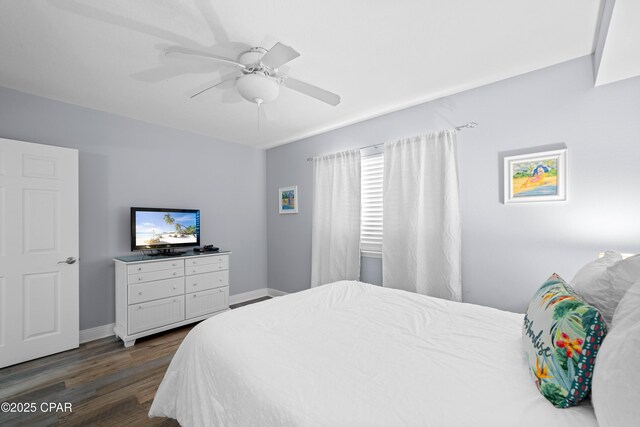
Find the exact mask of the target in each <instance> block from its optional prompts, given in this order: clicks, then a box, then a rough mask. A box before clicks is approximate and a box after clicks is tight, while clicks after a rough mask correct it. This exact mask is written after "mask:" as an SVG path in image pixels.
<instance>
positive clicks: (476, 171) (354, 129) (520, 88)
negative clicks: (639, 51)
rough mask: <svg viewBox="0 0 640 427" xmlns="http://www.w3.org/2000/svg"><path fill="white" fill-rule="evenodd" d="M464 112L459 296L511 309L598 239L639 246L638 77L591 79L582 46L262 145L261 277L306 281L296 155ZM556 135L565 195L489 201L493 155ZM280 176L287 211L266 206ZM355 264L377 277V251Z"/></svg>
mask: <svg viewBox="0 0 640 427" xmlns="http://www.w3.org/2000/svg"><path fill="white" fill-rule="evenodd" d="M425 78H428V77H425ZM469 121H476V122H478V123H479V124H480V126H479V127H478V128H476V129H473V130H464V131H462V132H461V133H460V134H459V138H458V141H459V161H460V187H461V210H462V250H463V254H462V266H463V267H462V269H463V300H464V301H466V302H472V303H478V304H483V305H489V306H493V307H497V308H501V309H506V310H512V311H519V312H522V311H524V310H525V308H526V304H527V302H528V300H529V298H530V297H531V295H532V294H533V292H534V291H535V289H537V287H538V286H539V285H540V284H541V283H542V282H543V281H544V280H545V279H546V278H547V277H548V276H549V275H550V274H551V273H553V272H557V273H558V274H560V275H561V276H564V277H565V278H566V279H567V280H570V279H571V278H572V276H573V274H574V273H575V272H576V271H577V269H578V268H579V267H580V266H581V265H583V264H584V263H586V262H588V261H589V260H591V259H593V258H594V257H595V256H596V254H597V253H598V252H599V251H601V250H603V249H609V248H611V249H618V250H622V251H627V252H636V253H637V252H640V221H639V220H638V212H640V190H639V187H638V185H639V183H640V166H639V165H640V79H639V78H635V79H630V80H626V81H622V82H618V83H614V84H611V85H607V86H602V87H598V88H594V87H593V75H592V63H591V58H590V57H583V58H579V59H576V60H573V61H570V62H567V63H563V64H560V65H557V66H554V67H550V68H547V69H543V70H539V71H536V72H532V73H529V74H526V75H522V76H519V77H515V78H511V79H508V80H504V81H501V82H498V83H494V84H491V85H487V86H484V87H481V88H478V89H473V90H470V91H467V92H463V93H460V94H457V95H453V96H449V97H446V98H442V99H439V100H436V101H433V102H429V103H426V104H422V105H419V106H416V107H412V108H409V109H406V110H403V111H399V112H396V113H392V114H388V115H385V116H381V117H378V118H375V119H372V120H369V121H366V122H362V123H359V124H355V125H352V126H349V127H346V128H342V129H339V130H336V131H333V132H329V133H326V134H323V135H319V136H316V137H312V138H308V139H304V140H301V141H298V142H295V143H292V144H288V145H284V146H280V147H276V148H273V149H271V150H269V151H268V152H267V196H268V197H267V204H268V209H267V217H268V248H269V258H268V274H269V277H268V279H269V280H268V283H269V287H271V288H275V289H280V290H282V291H287V292H293V291H298V290H302V289H306V288H308V287H309V280H310V269H311V261H310V260H311V202H312V175H311V173H312V166H311V164H310V163H308V162H307V161H306V158H307V157H310V156H316V155H322V154H328V153H333V152H337V151H341V150H345V149H349V148H356V147H361V146H365V145H368V144H374V143H381V142H385V141H389V140H395V139H398V138H402V137H407V136H412V135H417V134H420V133H424V132H431V131H434V130H438V129H444V128H450V127H452V126H453V125H459V124H464V123H467V122H469ZM558 143H564V144H566V146H567V147H568V149H569V150H568V162H569V165H568V172H569V176H568V197H569V201H567V202H564V203H544V204H527V205H520V206H513V205H508V206H505V205H503V204H501V203H500V188H501V186H500V182H501V175H500V158H501V155H504V154H505V153H506V152H511V151H518V150H522V149H529V148H532V147H540V146H549V145H552V144H558ZM286 185H297V186H298V191H299V198H300V213H299V214H297V215H278V213H277V212H278V209H277V197H276V195H277V189H278V187H280V186H286ZM362 270H363V271H362V280H364V281H373V282H377V283H379V282H380V281H381V279H380V276H381V265H380V260H379V259H370V258H364V259H363V264H362Z"/></svg>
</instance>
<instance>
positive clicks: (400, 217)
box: [382, 130, 462, 301]
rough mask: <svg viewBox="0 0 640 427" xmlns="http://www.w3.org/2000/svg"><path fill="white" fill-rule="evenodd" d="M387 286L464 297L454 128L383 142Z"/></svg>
mask: <svg viewBox="0 0 640 427" xmlns="http://www.w3.org/2000/svg"><path fill="white" fill-rule="evenodd" d="M384 149H385V152H384V184H383V217H384V226H383V231H382V276H383V285H384V286H387V287H391V288H397V289H404V290H407V291H413V292H417V293H420V294H425V295H430V296H434V297H439V298H445V299H449V300H453V301H460V299H461V293H462V289H461V288H462V286H461V271H460V270H461V268H460V258H461V244H460V195H459V189H458V153H457V144H456V132H455V130H447V131H442V132H439V133H432V134H428V135H422V136H418V137H414V138H407V139H402V140H400V141H397V142H391V143H386V144H385V147H384Z"/></svg>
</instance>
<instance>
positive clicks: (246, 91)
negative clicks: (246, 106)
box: [236, 73, 280, 104]
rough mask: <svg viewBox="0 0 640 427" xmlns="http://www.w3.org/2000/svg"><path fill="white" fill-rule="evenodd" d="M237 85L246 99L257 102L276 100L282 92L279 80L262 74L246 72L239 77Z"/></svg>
mask: <svg viewBox="0 0 640 427" xmlns="http://www.w3.org/2000/svg"><path fill="white" fill-rule="evenodd" d="M236 87H237V88H238V92H240V95H242V97H243V98H244V99H246V100H247V101H249V102H253V103H256V104H258V103H259V104H261V103H263V102H271V101H275V100H276V99H277V98H278V95H279V94H280V85H279V84H278V82H277V81H276V80H275V79H272V78H270V77H266V76H264V75H262V74H255V73H254V74H245V75H244V76H242V77H240V78H239V79H238V81H237V82H236ZM257 100H260V101H259V102H258V101H257Z"/></svg>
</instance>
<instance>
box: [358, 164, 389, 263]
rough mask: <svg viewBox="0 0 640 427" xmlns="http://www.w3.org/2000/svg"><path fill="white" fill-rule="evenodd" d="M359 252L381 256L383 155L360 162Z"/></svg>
mask: <svg viewBox="0 0 640 427" xmlns="http://www.w3.org/2000/svg"><path fill="white" fill-rule="evenodd" d="M360 172H361V184H360V185H361V189H360V191H361V197H362V202H361V203H362V209H361V214H360V215H361V221H360V252H361V253H362V254H363V255H369V256H381V255H382V177H383V172H384V155H383V154H374V155H372V156H366V157H362V160H361V171H360Z"/></svg>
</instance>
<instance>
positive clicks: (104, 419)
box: [0, 297, 269, 426]
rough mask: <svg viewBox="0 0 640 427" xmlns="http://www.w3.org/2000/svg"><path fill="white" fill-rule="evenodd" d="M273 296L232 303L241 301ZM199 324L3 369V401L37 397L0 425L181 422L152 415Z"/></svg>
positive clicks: (0, 416)
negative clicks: (67, 407) (173, 364)
mask: <svg viewBox="0 0 640 427" xmlns="http://www.w3.org/2000/svg"><path fill="white" fill-rule="evenodd" d="M265 299H269V297H264V298H259V299H256V300H253V301H248V302H245V303H241V304H235V305H233V306H231V308H232V309H233V308H238V307H242V306H244V305H247V304H253V303H256V302H259V301H263V300H265ZM193 326H194V325H188V326H184V327H182V328H178V329H174V330H171V331H167V332H164V333H160V334H156V335H153V336H150V337H146V338H141V339H139V340H137V341H136V345H135V346H133V347H130V348H124V346H123V344H122V341H120V340H119V339H116V338H115V337H109V338H103V339H99V340H96V341H91V342H88V343H85V344H82V345H80V347H79V348H77V349H74V350H69V351H65V352H63V353H58V354H54V355H51V356H47V357H43V358H40V359H36V360H32V361H29V362H25V363H21V364H18V365H14V366H10V367H7V368H4V369H0V403H2V402H10V403H16V404H24V403H35V404H36V405H35V406H36V408H37V410H36V411H35V412H33V413H24V412H20V413H18V412H13V413H12V412H4V411H0V426H50V425H65V426H87V425H96V426H125V425H132V426H177V425H178V423H177V422H176V421H175V420H171V419H167V418H148V416H147V413H148V412H149V408H150V406H151V402H152V401H153V397H154V396H155V393H156V390H157V389H158V386H159V385H160V382H161V381H162V378H163V377H164V373H165V371H166V369H167V367H168V366H169V362H170V361H171V358H172V357H173V354H174V353H175V352H176V350H177V349H178V346H179V345H180V343H181V342H182V340H183V339H184V337H185V336H186V335H187V333H189V331H190V330H191V328H193ZM43 402H57V403H62V404H64V403H71V407H72V411H71V412H69V411H66V412H64V411H58V412H56V411H55V410H52V411H48V410H47V411H42V410H41V405H42V403H43Z"/></svg>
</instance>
